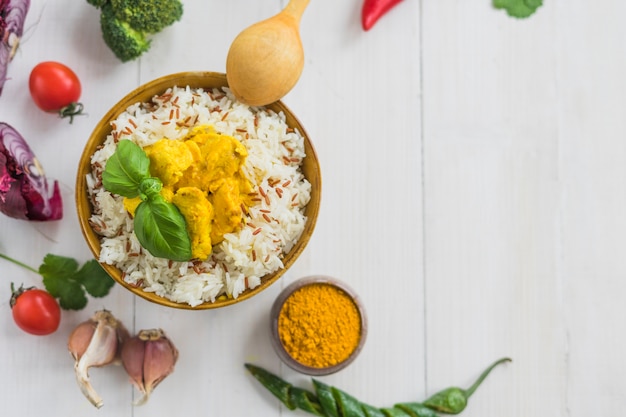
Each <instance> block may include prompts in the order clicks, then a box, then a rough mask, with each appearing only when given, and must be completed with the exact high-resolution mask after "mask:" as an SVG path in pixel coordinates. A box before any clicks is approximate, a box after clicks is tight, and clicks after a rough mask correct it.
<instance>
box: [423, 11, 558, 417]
mask: <svg viewBox="0 0 626 417" xmlns="http://www.w3.org/2000/svg"><path fill="white" fill-rule="evenodd" d="M488 3H489V2H486V4H481V5H477V4H476V3H473V2H471V3H470V2H460V1H444V2H424V4H423V9H424V15H423V23H424V29H423V65H424V72H423V78H424V182H425V185H424V201H425V213H424V215H425V254H426V255H425V256H426V259H425V263H426V307H427V311H426V323H427V351H426V364H427V375H428V383H427V388H428V391H429V393H432V392H434V391H437V390H438V389H442V388H444V387H446V386H449V385H451V384H455V385H461V386H465V385H468V384H469V383H470V381H472V380H473V379H474V378H475V377H476V376H478V374H479V373H480V371H481V370H482V369H483V368H484V367H486V366H487V365H488V364H489V363H491V362H492V361H494V360H495V359H497V358H499V357H503V356H510V357H512V358H513V360H514V362H513V363H512V364H510V365H506V366H503V367H502V368H501V369H498V370H497V371H496V372H494V374H493V375H492V376H491V377H490V379H489V380H487V381H486V383H485V385H484V386H483V387H482V388H481V389H480V390H479V391H478V392H477V393H476V394H475V398H472V400H471V401H470V405H469V407H468V409H467V411H466V413H465V414H464V415H466V416H468V417H471V416H479V415H507V416H529V415H550V416H562V415H565V412H566V410H565V409H564V408H563V404H562V402H561V400H560V397H561V394H562V393H563V390H564V389H565V375H564V366H563V364H564V358H565V333H564V331H563V329H562V324H563V322H562V319H563V318H562V316H561V312H560V309H559V307H560V302H561V293H560V281H559V276H558V272H559V271H558V266H559V265H558V263H557V261H558V256H559V251H558V245H557V244H558V241H559V236H560V235H559V227H558V225H559V220H560V218H559V208H560V205H559V204H560V200H559V191H560V190H559V183H558V176H557V175H558V167H559V166H558V163H559V153H558V136H557V135H558V125H557V120H556V116H557V105H558V97H557V91H556V80H555V71H556V68H557V62H556V57H555V45H556V29H555V26H554V19H555V12H554V7H553V6H547V7H542V8H541V10H540V12H538V13H537V14H536V15H535V16H533V17H532V18H531V19H528V20H515V19H511V18H509V17H508V16H507V15H506V14H504V12H501V11H495V10H493V9H492V8H491V7H490V6H489V4H488Z"/></svg>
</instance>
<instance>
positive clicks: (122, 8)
mask: <svg viewBox="0 0 626 417" xmlns="http://www.w3.org/2000/svg"><path fill="white" fill-rule="evenodd" d="M92 1H93V0H92ZM110 1H111V5H112V6H113V10H114V11H115V16H116V17H117V18H118V19H120V20H124V21H126V22H128V24H129V25H130V26H131V27H133V28H134V29H135V30H140V31H142V32H147V33H157V32H160V31H161V30H162V29H164V28H165V27H167V26H169V25H171V24H173V23H174V22H176V21H178V20H180V18H181V17H182V15H183V5H182V3H181V2H180V1H179V0H110Z"/></svg>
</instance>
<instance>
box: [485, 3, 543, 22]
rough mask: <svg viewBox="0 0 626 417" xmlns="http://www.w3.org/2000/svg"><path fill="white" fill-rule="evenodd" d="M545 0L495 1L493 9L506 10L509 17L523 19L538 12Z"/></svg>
mask: <svg viewBox="0 0 626 417" xmlns="http://www.w3.org/2000/svg"><path fill="white" fill-rule="evenodd" d="M542 4H543V0H493V7H495V8H496V9H505V10H506V12H507V13H508V14H509V16H512V17H517V18H519V19H523V18H526V17H529V16H530V15H532V14H533V13H535V12H536V11H537V9H538V8H539V7H540V6H541V5H542Z"/></svg>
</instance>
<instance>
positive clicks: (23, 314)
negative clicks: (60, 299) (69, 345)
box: [11, 284, 61, 336]
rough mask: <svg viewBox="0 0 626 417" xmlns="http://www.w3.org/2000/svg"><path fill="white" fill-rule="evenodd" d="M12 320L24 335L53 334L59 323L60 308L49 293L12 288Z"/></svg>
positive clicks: (31, 288)
mask: <svg viewBox="0 0 626 417" xmlns="http://www.w3.org/2000/svg"><path fill="white" fill-rule="evenodd" d="M11 289H12V291H13V295H12V296H11V310H12V313H13V320H14V321H15V324H17V326H18V327H19V328H20V329H22V330H24V331H25V332H26V333H30V334H34V335H38V336H43V335H47V334H51V333H54V332H55V331H56V330H57V329H58V328H59V324H60V323H61V308H60V307H59V304H58V303H57V300H56V299H55V298H54V297H53V296H52V295H50V293H48V292H46V291H44V290H40V289H37V288H34V287H30V288H24V287H20V288H19V289H18V290H15V289H14V288H13V284H11Z"/></svg>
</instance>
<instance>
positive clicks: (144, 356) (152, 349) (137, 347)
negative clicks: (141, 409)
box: [121, 329, 178, 405]
mask: <svg viewBox="0 0 626 417" xmlns="http://www.w3.org/2000/svg"><path fill="white" fill-rule="evenodd" d="M121 356H122V364H123V365H124V369H126V372H127V373H128V375H129V376H130V378H131V382H132V383H133V385H135V387H136V388H137V389H138V390H139V391H140V392H141V393H142V394H143V395H142V397H141V398H139V399H138V400H137V401H136V402H135V405H141V404H144V403H145V402H146V401H148V399H149V398H150V394H151V393H152V390H154V388H156V386H157V385H158V384H159V383H160V382H161V381H163V380H164V379H165V378H166V377H167V376H168V375H170V374H171V373H172V372H173V371H174V366H175V364H176V361H177V360H178V350H177V349H176V347H175V346H174V344H173V343H172V341H171V340H170V339H169V338H168V337H167V336H166V334H165V332H164V331H163V330H161V329H150V330H141V331H140V332H139V333H138V334H137V336H135V337H132V338H130V339H129V340H128V341H127V342H126V343H125V344H124V346H123V348H122V355H121Z"/></svg>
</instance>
